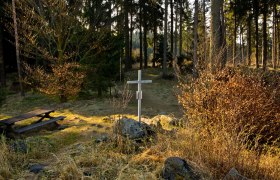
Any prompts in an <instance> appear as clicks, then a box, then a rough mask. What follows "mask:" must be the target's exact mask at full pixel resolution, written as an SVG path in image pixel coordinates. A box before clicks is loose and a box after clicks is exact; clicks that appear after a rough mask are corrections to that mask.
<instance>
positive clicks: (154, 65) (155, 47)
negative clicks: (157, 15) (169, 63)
mask: <svg viewBox="0 0 280 180" xmlns="http://www.w3.org/2000/svg"><path fill="white" fill-rule="evenodd" d="M156 49H157V25H156V24H155V25H154V49H153V68H154V67H156V61H155V58H156Z"/></svg>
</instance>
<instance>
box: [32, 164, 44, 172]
mask: <svg viewBox="0 0 280 180" xmlns="http://www.w3.org/2000/svg"><path fill="white" fill-rule="evenodd" d="M45 166H46V165H43V164H33V165H31V166H30V167H29V171H30V172H33V173H35V174H38V173H39V172H41V171H42V170H44V168H45Z"/></svg>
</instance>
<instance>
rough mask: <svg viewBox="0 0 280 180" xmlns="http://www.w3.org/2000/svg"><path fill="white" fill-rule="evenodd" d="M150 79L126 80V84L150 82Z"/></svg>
mask: <svg viewBox="0 0 280 180" xmlns="http://www.w3.org/2000/svg"><path fill="white" fill-rule="evenodd" d="M152 82H153V81H152V80H141V81H127V84H139V83H141V84H142V83H152Z"/></svg>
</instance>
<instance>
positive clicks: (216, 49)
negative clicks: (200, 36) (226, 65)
mask: <svg viewBox="0 0 280 180" xmlns="http://www.w3.org/2000/svg"><path fill="white" fill-rule="evenodd" d="M221 5H222V3H221V0H212V3H211V40H210V54H211V59H210V67H211V71H212V72H215V71H216V66H217V65H218V63H219V62H221V58H222V55H221V54H220V53H221V52H220V51H221V43H220V42H221V32H222V31H221V14H220V13H221V11H220V10H221Z"/></svg>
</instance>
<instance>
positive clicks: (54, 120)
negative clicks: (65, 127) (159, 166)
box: [15, 116, 65, 134]
mask: <svg viewBox="0 0 280 180" xmlns="http://www.w3.org/2000/svg"><path fill="white" fill-rule="evenodd" d="M64 118H65V116H59V117H56V118H52V119H50V120H46V121H42V122H40V123H34V124H31V125H29V126H25V127H23V128H20V129H16V130H15V132H16V133H19V134H20V133H23V132H26V131H30V130H32V129H35V128H38V127H41V126H44V125H47V124H50V123H54V122H56V121H58V120H63V119H64Z"/></svg>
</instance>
